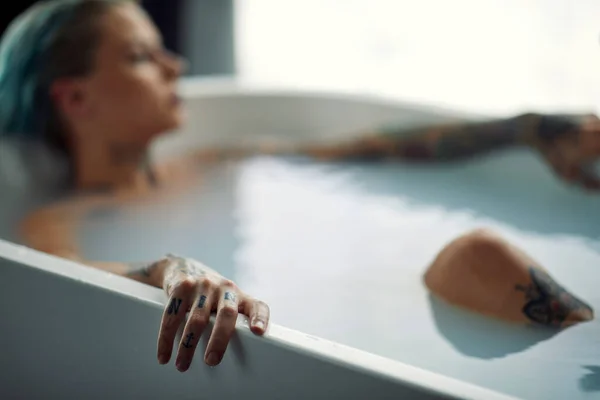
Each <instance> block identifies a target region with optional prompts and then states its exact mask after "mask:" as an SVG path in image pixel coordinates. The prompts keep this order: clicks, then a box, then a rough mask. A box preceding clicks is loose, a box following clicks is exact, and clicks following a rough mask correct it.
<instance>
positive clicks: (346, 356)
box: [0, 240, 516, 400]
mask: <svg viewBox="0 0 600 400" xmlns="http://www.w3.org/2000/svg"><path fill="white" fill-rule="evenodd" d="M0 259H5V260H8V261H11V262H13V263H15V264H17V265H18V266H20V267H22V268H34V269H37V270H41V271H45V272H46V273H51V274H55V275H59V276H61V277H63V278H65V279H71V280H76V281H79V282H80V283H82V284H85V285H90V286H94V287H96V288H99V289H103V290H107V291H110V292H113V293H115V294H118V295H120V296H124V297H128V298H130V299H131V300H134V301H138V302H143V303H146V304H149V305H151V306H152V307H156V308H157V309H161V310H162V309H163V307H164V300H165V298H164V295H163V293H162V291H161V290H160V289H157V288H153V287H150V286H148V285H145V284H142V283H139V282H136V281H133V280H131V279H128V278H125V277H121V276H118V275H115V274H112V273H110V272H106V271H102V270H98V269H95V268H91V267H86V266H83V265H81V264H78V263H75V262H72V261H68V260H64V259H61V258H58V257H54V256H51V255H48V254H45V253H41V252H38V251H35V250H32V249H29V248H27V247H25V246H20V245H16V244H13V243H10V242H7V241H4V240H0ZM236 330H237V333H238V334H241V335H248V336H254V334H253V333H251V331H250V329H249V328H248V326H247V324H246V323H245V321H243V319H242V318H240V320H238V324H237V327H236ZM264 340H269V341H271V342H272V343H273V344H275V345H277V346H279V347H286V348H288V349H292V350H295V351H298V352H305V353H309V354H311V355H312V356H314V357H316V358H318V359H321V360H324V361H326V362H331V363H334V364H337V365H343V366H345V367H347V368H350V369H353V370H357V371H361V372H363V373H367V374H370V375H377V376H380V377H382V378H383V379H386V380H392V381H402V382H403V383H404V384H406V385H410V386H413V387H417V388H422V389H424V390H426V391H434V392H438V393H442V394H445V395H451V396H455V397H457V398H461V399H473V400H475V399H481V400H483V399H485V400H515V399H516V398H515V397H512V396H508V395H505V394H501V393H499V392H495V391H492V390H490V389H486V388H483V387H480V386H477V385H474V384H471V383H467V382H463V381H460V380H458V379H454V378H450V377H447V376H444V375H441V374H437V373H435V372H431V371H427V370H424V369H421V368H418V367H414V366H411V365H408V364H404V363H402V362H399V361H395V360H392V359H388V358H385V357H382V356H378V355H375V354H372V353H369V352H366V351H363V350H359V349H355V348H352V347H350V346H346V345H342V344H339V343H335V342H333V341H329V340H325V339H322V338H319V337H315V336H312V335H308V334H304V333H302V332H299V331H295V330H293V329H289V328H285V327H283V326H279V325H277V324H273V323H271V324H270V327H269V331H268V333H267V334H266V336H265V339H264Z"/></svg>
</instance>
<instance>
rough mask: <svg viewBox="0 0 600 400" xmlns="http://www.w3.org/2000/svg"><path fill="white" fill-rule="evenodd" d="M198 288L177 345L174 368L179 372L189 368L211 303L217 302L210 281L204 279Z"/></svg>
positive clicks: (207, 318) (205, 323) (206, 320)
mask: <svg viewBox="0 0 600 400" xmlns="http://www.w3.org/2000/svg"><path fill="white" fill-rule="evenodd" d="M199 286H200V290H199V292H198V294H197V295H196V297H195V299H194V301H193V303H192V307H191V309H190V315H189V318H188V321H187V324H186V326H185V330H184V331H183V336H182V337H181V341H180V343H179V351H178V352H177V361H176V362H175V366H176V367H177V369H178V370H179V371H181V372H185V371H187V370H188V368H189V367H190V364H191V363H192V359H193V358H194V354H195V352H196V347H197V345H198V343H200V337H201V336H202V333H203V332H204V330H205V329H206V326H207V325H208V322H209V320H210V313H211V310H212V309H213V303H215V302H216V300H217V299H215V298H214V297H215V295H216V294H218V292H216V291H215V289H214V287H213V284H211V281H210V280H208V279H205V280H204V281H203V282H201V283H200V285H199Z"/></svg>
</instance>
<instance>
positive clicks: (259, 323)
mask: <svg viewBox="0 0 600 400" xmlns="http://www.w3.org/2000/svg"><path fill="white" fill-rule="evenodd" d="M254 326H255V327H257V328H258V329H261V330H264V329H265V323H264V322H262V321H257V322H256V323H255V324H254Z"/></svg>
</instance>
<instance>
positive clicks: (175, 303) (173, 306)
mask: <svg viewBox="0 0 600 400" xmlns="http://www.w3.org/2000/svg"><path fill="white" fill-rule="evenodd" d="M180 306H181V299H177V298H172V299H171V303H169V308H168V310H167V313H168V314H169V315H177V313H178V312H179V307H180Z"/></svg>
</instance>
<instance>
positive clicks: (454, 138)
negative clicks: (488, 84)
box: [296, 114, 540, 162]
mask: <svg viewBox="0 0 600 400" xmlns="http://www.w3.org/2000/svg"><path fill="white" fill-rule="evenodd" d="M539 123H540V115H538V114H523V115H519V116H516V117H512V118H505V119H495V120H489V121H482V122H456V123H451V124H435V125H428V126H421V127H416V128H415V127H402V126H397V127H393V128H387V129H380V130H375V131H374V132H371V133H370V134H368V135H366V136H362V137H359V138H358V139H354V140H350V141H348V142H345V143H339V144H332V145H326V146H323V145H316V146H307V147H305V148H302V149H297V150H296V152H297V153H306V154H309V155H312V156H314V157H317V158H321V159H328V160H348V161H383V160H390V159H400V160H407V161H421V162H437V161H452V160H460V159H466V158H469V157H473V156H476V155H481V154H486V153H489V152H491V151H495V150H499V149H502V148H507V147H513V146H521V145H529V144H530V143H532V140H533V138H534V137H535V136H536V134H537V129H538V127H539Z"/></svg>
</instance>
